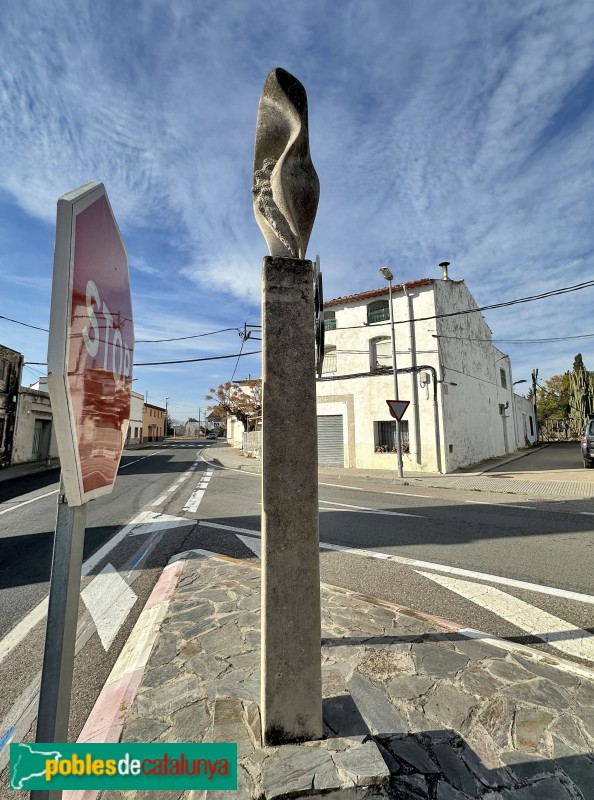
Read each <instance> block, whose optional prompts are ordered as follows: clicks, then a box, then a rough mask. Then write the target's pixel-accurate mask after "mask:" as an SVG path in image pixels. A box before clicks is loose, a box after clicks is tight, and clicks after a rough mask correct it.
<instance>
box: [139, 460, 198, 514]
mask: <svg viewBox="0 0 594 800" xmlns="http://www.w3.org/2000/svg"><path fill="white" fill-rule="evenodd" d="M199 455H200V454H198V455H197V456H196V462H195V463H194V464H192V466H191V467H189V468H188V469H187V470H186V471H185V472H184V474H183V475H182V476H181V477H180V478H178V479H177V481H176V482H175V483H174V484H173V485H172V486H170V487H169V488H168V489H165V491H164V493H163V494H162V495H161V496H160V497H157V499H156V500H153V502H152V503H151V506H153V507H156V506H160V505H162V504H163V503H164V502H165V501H166V500H167V498H168V495H169V494H171V492H174V491H175V490H176V489H178V488H179V487H180V486H181V485H182V483H183V482H184V481H186V480H187V479H188V478H189V477H190V475H192V473H193V472H194V470H195V469H196V468H197V466H198V457H199Z"/></svg>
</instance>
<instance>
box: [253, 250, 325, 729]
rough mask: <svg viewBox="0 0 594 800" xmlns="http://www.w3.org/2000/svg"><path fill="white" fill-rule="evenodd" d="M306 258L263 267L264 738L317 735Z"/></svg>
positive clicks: (312, 390) (313, 424)
mask: <svg viewBox="0 0 594 800" xmlns="http://www.w3.org/2000/svg"><path fill="white" fill-rule="evenodd" d="M313 316H314V301H313V265H312V263H311V261H302V260H299V259H291V258H273V257H267V258H265V259H264V266H263V274H262V343H263V375H262V378H263V408H262V420H263V424H262V704H261V708H262V727H263V731H264V739H265V742H266V743H267V744H284V743H287V742H294V741H300V740H309V739H317V738H320V737H321V735H322V683H321V623H320V555H319V518H318V451H317V421H316V382H315V341H314V319H313Z"/></svg>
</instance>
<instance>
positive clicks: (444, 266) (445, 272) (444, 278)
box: [439, 261, 450, 281]
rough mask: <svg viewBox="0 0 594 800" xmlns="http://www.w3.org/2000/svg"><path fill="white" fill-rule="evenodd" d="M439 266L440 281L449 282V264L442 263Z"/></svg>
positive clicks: (446, 262)
mask: <svg viewBox="0 0 594 800" xmlns="http://www.w3.org/2000/svg"><path fill="white" fill-rule="evenodd" d="M439 266H440V267H441V271H442V278H441V279H442V281H449V277H448V267H449V266H450V262H449V261H442V262H441V264H440V265H439Z"/></svg>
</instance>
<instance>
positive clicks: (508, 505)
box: [462, 500, 538, 511]
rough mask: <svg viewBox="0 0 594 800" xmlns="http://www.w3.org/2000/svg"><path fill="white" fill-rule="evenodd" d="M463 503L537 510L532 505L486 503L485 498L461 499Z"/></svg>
mask: <svg viewBox="0 0 594 800" xmlns="http://www.w3.org/2000/svg"><path fill="white" fill-rule="evenodd" d="M462 502H463V503H472V504H473V505H477V506H498V507H499V508H523V509H524V511H538V509H537V508H534V506H515V505H513V504H512V503H488V502H487V501H486V500H463V501H462Z"/></svg>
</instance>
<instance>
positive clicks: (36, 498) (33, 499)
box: [0, 489, 58, 514]
mask: <svg viewBox="0 0 594 800" xmlns="http://www.w3.org/2000/svg"><path fill="white" fill-rule="evenodd" d="M52 494H58V489H54V490H53V491H52V492H46V493H45V494H38V495H37V497H32V498H31V499H30V500H23V502H22V503H17V505H16V506H11V507H10V508H5V509H4V511H0V514H8V512H9V511H16V510H17V508H22V507H23V506H28V505H29V503H34V502H35V501H36V500H41V499H43V498H44V497H50V496H51V495H52Z"/></svg>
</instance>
